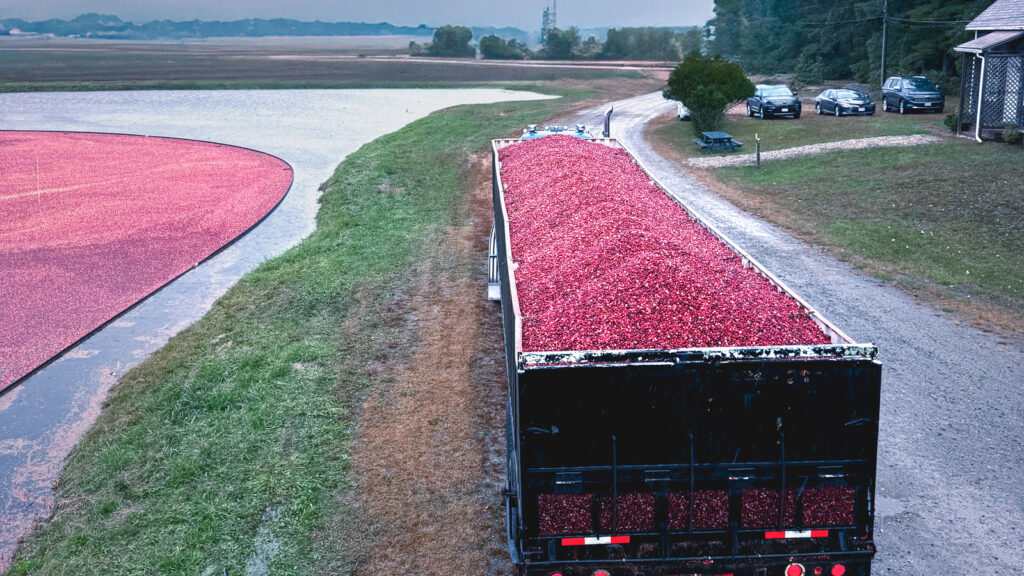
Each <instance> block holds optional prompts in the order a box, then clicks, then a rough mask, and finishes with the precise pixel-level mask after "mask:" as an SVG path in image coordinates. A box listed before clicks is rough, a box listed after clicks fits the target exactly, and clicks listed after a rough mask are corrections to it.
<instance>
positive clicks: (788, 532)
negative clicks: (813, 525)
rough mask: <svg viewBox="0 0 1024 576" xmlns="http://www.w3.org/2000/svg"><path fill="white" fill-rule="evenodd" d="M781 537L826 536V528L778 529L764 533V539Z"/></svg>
mask: <svg viewBox="0 0 1024 576" xmlns="http://www.w3.org/2000/svg"><path fill="white" fill-rule="evenodd" d="M782 538H828V530H804V531H802V532H801V531H797V530H778V531H769V532H765V533H764V539H765V540H778V539H782Z"/></svg>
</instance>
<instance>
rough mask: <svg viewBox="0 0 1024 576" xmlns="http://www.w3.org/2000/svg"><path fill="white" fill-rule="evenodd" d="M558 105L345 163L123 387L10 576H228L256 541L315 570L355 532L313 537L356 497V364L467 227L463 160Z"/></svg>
mask: <svg viewBox="0 0 1024 576" xmlns="http://www.w3.org/2000/svg"><path fill="white" fill-rule="evenodd" d="M549 92H550V90H549ZM563 95H564V96H566V97H565V98H562V99H560V100H553V101H552V100H548V101H540V102H523V103H501V104H494V105H484V106H472V107H459V108H454V109H449V110H445V111H441V112H438V113H435V114H432V115H431V116H429V117H427V118H425V119H422V120H419V121H417V122H415V123H413V124H410V125H409V126H407V127H405V128H403V129H401V130H399V131H398V132H395V133H393V134H390V135H387V136H384V137H382V138H379V139H377V140H375V141H374V142H372V143H370V144H367V145H366V146H364V147H363V148H361V149H360V150H359V151H358V152H356V153H354V154H352V155H350V156H349V157H348V158H347V159H346V160H345V161H344V162H343V163H342V164H341V165H340V166H339V167H338V169H337V171H336V173H335V174H334V176H333V177H332V178H331V179H330V180H329V181H328V182H327V183H326V184H325V185H324V194H323V198H322V200H321V208H320V211H319V214H318V220H317V223H318V226H317V230H316V232H315V233H314V234H313V235H312V236H310V237H309V238H308V239H307V240H306V241H304V242H302V243H301V244H300V245H299V246H297V247H295V248H293V249H291V250H289V251H288V252H286V253H285V254H284V255H282V256H280V257H278V258H275V259H273V260H270V261H268V262H266V263H264V264H263V265H261V266H260V267H259V268H257V269H256V270H254V271H253V272H251V273H250V274H248V275H246V276H245V277H244V278H243V279H242V280H241V281H240V282H239V283H238V284H237V285H236V286H235V287H233V288H232V289H231V290H230V291H229V292H228V293H227V294H226V295H225V296H224V297H223V298H221V299H220V300H219V301H218V302H217V303H216V304H215V305H214V306H213V308H212V309H211V311H210V312H209V313H208V314H207V315H206V316H205V317H204V318H203V319H202V320H200V321H199V322H197V323H196V324H194V325H193V326H191V327H189V328H188V329H186V330H184V331H183V332H181V333H180V334H179V335H177V336H175V337H174V338H172V339H171V341H170V342H169V343H168V344H167V346H165V347H164V348H163V349H161V350H160V351H159V352H157V353H156V354H154V355H153V357H152V358H150V359H149V360H147V361H145V362H144V363H142V364H140V365H139V366H138V367H136V368H135V369H133V370H131V371H130V372H128V374H126V375H125V376H124V378H122V380H121V381H120V382H119V383H118V384H117V386H115V388H114V390H113V391H112V394H111V397H110V399H109V402H108V406H107V407H106V409H105V410H104V412H103V414H102V415H101V416H100V418H99V420H98V422H97V423H96V425H95V426H94V427H93V428H92V429H91V430H90V431H89V433H88V434H87V435H86V437H85V438H84V439H83V440H82V442H81V443H80V444H79V445H78V447H76V448H75V450H74V451H73V453H72V454H71V456H70V458H69V460H68V463H67V467H66V469H65V471H64V474H63V476H62V479H61V481H60V484H59V486H58V491H57V497H58V505H57V508H56V512H55V514H54V516H53V517H52V519H51V521H50V522H49V523H47V524H46V525H44V526H43V527H41V528H39V529H37V530H36V531H35V532H33V533H32V534H31V535H30V536H29V537H28V538H27V540H26V541H25V542H24V544H23V546H22V547H21V548H20V550H19V552H18V554H17V556H16V560H15V563H14V565H13V566H12V568H11V569H10V571H9V573H10V574H19V575H21V574H82V575H87V574H102V575H105V576H106V575H120V574H125V575H127V574H133V575H134V574H182V575H202V574H217V575H219V574H221V573H222V570H227V573H228V574H233V575H236V574H241V573H243V571H244V569H245V567H246V564H247V561H248V559H249V558H251V557H252V556H253V555H254V553H255V551H256V544H255V542H256V541H257V539H258V535H261V534H262V535H263V536H268V535H269V538H270V539H271V540H273V541H274V542H276V545H277V554H276V556H274V558H273V560H272V561H271V564H270V573H271V574H275V575H277V574H297V575H302V574H319V573H320V571H319V570H318V566H319V565H321V563H322V561H324V558H323V555H324V550H327V549H335V548H342V547H339V546H332V545H331V542H329V541H330V540H335V541H338V540H343V539H345V538H346V537H351V536H352V535H346V534H319V535H318V534H317V532H318V530H319V529H320V528H321V527H322V524H323V522H324V519H325V517H327V516H328V515H330V514H332V513H335V512H336V511H337V508H336V507H337V506H338V504H337V503H338V502H339V501H340V498H339V494H340V493H342V492H343V491H344V490H345V489H346V487H347V486H348V483H347V478H346V472H347V469H348V453H349V442H350V440H351V438H352V435H353V431H354V426H355V422H354V416H355V414H354V410H355V407H356V406H357V405H358V403H359V402H360V394H361V391H362V390H363V389H364V388H365V387H366V386H367V385H368V384H369V383H370V381H369V376H367V374H366V373H364V371H363V367H364V366H366V364H367V363H368V362H369V361H370V360H371V359H373V358H374V357H375V356H374V355H375V354H379V353H380V350H382V349H386V347H387V345H388V344H387V343H388V342H389V341H390V340H392V339H394V338H395V337H396V335H395V334H394V333H393V329H392V328H389V327H388V326H386V325H385V323H383V322H382V318H381V316H382V311H383V310H385V309H386V307H387V306H388V304H389V303H390V302H392V301H393V300H394V298H395V293H396V291H397V290H398V289H399V287H400V286H401V285H402V283H403V281H406V280H407V276H406V275H405V271H406V270H407V268H408V267H409V266H410V264H411V263H412V262H414V261H415V259H416V258H417V254H419V253H421V251H422V250H425V249H427V247H429V246H430V245H431V244H432V243H434V242H435V240H436V238H437V237H439V236H440V235H441V234H443V231H444V228H445V227H446V226H450V225H453V224H458V223H459V220H460V219H462V218H465V217H467V216H466V215H465V212H466V211H465V210H464V209H462V208H461V204H462V203H463V202H464V198H465V195H464V194H465V192H464V189H463V188H464V186H465V183H464V181H463V180H462V179H461V171H462V167H463V166H464V165H465V159H466V158H467V156H468V155H469V154H471V153H474V152H477V151H479V150H481V149H483V148H485V147H486V146H487V145H488V143H489V138H491V137H495V136H500V135H504V134H509V133H512V132H514V131H516V130H518V129H519V127H521V126H522V125H524V124H526V123H528V122H536V121H538V120H540V119H544V118H548V117H550V116H552V115H555V114H559V113H562V112H564V111H566V110H567V109H569V108H570V107H571V106H572V105H573V103H574V102H578V100H579V99H580V98H582V97H583V96H584V93H582V92H580V91H575V92H563ZM384 179H387V180H388V182H389V185H390V191H389V192H382V191H381V190H380V189H379V188H378V186H379V185H380V184H381V183H382V181H384ZM397 190H401V191H400V192H397ZM261 527H262V528H261ZM261 530H262V532H261ZM325 540H326V542H325Z"/></svg>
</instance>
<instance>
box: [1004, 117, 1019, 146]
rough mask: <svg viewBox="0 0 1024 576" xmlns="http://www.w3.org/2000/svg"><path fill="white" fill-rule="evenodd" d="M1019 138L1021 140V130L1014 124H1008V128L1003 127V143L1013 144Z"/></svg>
mask: <svg viewBox="0 0 1024 576" xmlns="http://www.w3.org/2000/svg"><path fill="white" fill-rule="evenodd" d="M1017 138H1020V128H1018V127H1017V125H1016V124H1014V123H1013V122H1007V123H1006V126H1003V142H1008V143H1010V144H1013V143H1015V142H1016V141H1017Z"/></svg>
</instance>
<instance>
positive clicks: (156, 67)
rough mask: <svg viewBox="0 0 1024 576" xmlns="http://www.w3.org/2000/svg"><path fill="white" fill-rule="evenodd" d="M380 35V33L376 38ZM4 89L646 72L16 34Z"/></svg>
mask: <svg viewBox="0 0 1024 576" xmlns="http://www.w3.org/2000/svg"><path fill="white" fill-rule="evenodd" d="M371 40H372V39H371ZM0 50H3V53H4V57H3V58H2V59H0V91H5V92H21V91H40V90H129V89H152V88H162V89H211V88H356V87H388V86H391V87H394V86H402V87H409V86H450V85H454V84H459V85H463V86H464V85H466V84H467V83H481V84H483V83H495V82H500V83H509V82H538V81H555V80H558V81H565V80H569V81H572V80H577V81H579V80H588V79H596V78H633V79H636V78H643V77H644V74H643V73H641V72H639V71H637V70H635V69H632V68H618V69H616V68H611V69H595V68H593V67H587V66H571V65H566V64H560V65H558V66H557V67H547V66H507V65H494V63H490V62H482V61H476V60H472V59H454V60H451V59H449V60H448V61H438V60H436V59H416V58H409V57H406V56H397V55H395V53H394V52H395V51H394V50H393V49H383V48H379V47H378V48H375V47H374V44H370V46H369V47H366V46H358V45H341V46H339V45H338V44H337V43H332V42H328V41H326V40H325V41H324V42H323V43H318V42H316V41H315V40H312V39H308V38H306V39H303V38H299V39H291V38H288V39H284V38H279V39H270V40H268V41H266V42H263V43H257V42H254V41H253V39H232V40H228V39H218V40H217V41H213V40H210V41H204V42H195V41H192V42H128V41H121V42H110V41H92V40H77V41H75V40H67V39H61V40H53V41H43V40H32V41H25V40H7V39H2V38H0Z"/></svg>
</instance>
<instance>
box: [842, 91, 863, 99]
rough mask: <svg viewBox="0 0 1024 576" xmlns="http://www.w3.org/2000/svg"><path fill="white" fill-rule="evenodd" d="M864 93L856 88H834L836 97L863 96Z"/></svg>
mask: <svg viewBox="0 0 1024 576" xmlns="http://www.w3.org/2000/svg"><path fill="white" fill-rule="evenodd" d="M864 97H865V96H864V94H862V93H861V92H857V91H856V90H836V98H864Z"/></svg>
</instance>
